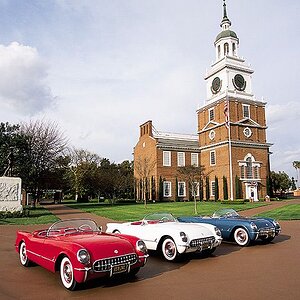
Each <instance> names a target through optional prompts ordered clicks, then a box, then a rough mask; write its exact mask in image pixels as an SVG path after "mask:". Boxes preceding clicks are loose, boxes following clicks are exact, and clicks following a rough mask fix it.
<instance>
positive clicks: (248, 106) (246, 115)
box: [243, 104, 250, 119]
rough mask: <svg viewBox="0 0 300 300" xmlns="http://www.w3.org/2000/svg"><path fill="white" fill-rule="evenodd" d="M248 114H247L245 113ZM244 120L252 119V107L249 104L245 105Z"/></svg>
mask: <svg viewBox="0 0 300 300" xmlns="http://www.w3.org/2000/svg"><path fill="white" fill-rule="evenodd" d="M246 107H247V109H246ZM246 111H247V112H248V113H247V114H246V113H245V112H246ZM243 118H248V119H250V105H249V104H243Z"/></svg>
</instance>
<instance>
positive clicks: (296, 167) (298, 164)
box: [293, 160, 300, 187]
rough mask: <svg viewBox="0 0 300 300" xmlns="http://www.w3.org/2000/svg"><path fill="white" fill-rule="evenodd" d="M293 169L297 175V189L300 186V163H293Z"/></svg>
mask: <svg viewBox="0 0 300 300" xmlns="http://www.w3.org/2000/svg"><path fill="white" fill-rule="evenodd" d="M293 167H294V168H295V169H296V173H297V186H298V187H299V186H300V183H299V171H300V161H297V160H295V161H293Z"/></svg>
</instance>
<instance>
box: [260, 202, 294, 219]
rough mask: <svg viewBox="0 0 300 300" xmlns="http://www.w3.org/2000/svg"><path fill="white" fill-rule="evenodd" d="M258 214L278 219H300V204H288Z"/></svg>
mask: <svg viewBox="0 0 300 300" xmlns="http://www.w3.org/2000/svg"><path fill="white" fill-rule="evenodd" d="M257 216H261V217H262V216H263V217H269V218H273V219H276V220H300V204H288V205H286V206H283V207H279V208H276V209H273V210H270V211H267V212H264V213H261V214H258V215H257Z"/></svg>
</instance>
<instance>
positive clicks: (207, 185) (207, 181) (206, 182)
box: [205, 176, 210, 201]
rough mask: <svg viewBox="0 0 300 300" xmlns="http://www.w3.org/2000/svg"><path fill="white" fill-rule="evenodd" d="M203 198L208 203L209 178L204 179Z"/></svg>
mask: <svg viewBox="0 0 300 300" xmlns="http://www.w3.org/2000/svg"><path fill="white" fill-rule="evenodd" d="M205 196H206V200H207V201H208V200H209V199H210V189H209V177H208V176H206V177H205Z"/></svg>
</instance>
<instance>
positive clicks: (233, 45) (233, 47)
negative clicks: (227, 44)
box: [232, 43, 236, 55]
mask: <svg viewBox="0 0 300 300" xmlns="http://www.w3.org/2000/svg"><path fill="white" fill-rule="evenodd" d="M235 52H236V47H235V43H233V44H232V53H233V55H236V53H235Z"/></svg>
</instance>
